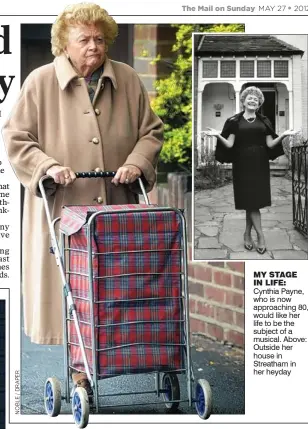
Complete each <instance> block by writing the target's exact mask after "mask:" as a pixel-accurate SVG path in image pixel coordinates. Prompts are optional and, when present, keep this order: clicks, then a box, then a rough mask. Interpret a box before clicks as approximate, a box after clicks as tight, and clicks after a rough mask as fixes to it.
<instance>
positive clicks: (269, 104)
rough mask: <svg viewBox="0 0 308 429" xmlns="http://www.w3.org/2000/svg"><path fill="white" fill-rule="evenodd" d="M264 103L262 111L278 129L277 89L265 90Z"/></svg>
mask: <svg viewBox="0 0 308 429" xmlns="http://www.w3.org/2000/svg"><path fill="white" fill-rule="evenodd" d="M263 95H264V103H263V104H262V106H261V109H260V113H261V114H262V115H264V116H266V117H267V118H268V119H269V120H270V121H271V124H272V126H273V128H274V130H275V129H276V92H275V91H266V90H265V91H264V90H263Z"/></svg>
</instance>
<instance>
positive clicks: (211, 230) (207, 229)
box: [198, 226, 219, 237]
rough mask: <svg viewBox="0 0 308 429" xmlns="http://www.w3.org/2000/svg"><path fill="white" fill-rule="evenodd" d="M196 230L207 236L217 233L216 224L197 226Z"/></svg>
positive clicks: (213, 235)
mask: <svg viewBox="0 0 308 429" xmlns="http://www.w3.org/2000/svg"><path fill="white" fill-rule="evenodd" d="M198 231H200V232H201V234H203V235H207V236H208V237H215V236H216V235H217V234H218V231H219V230H218V227H217V226H202V227H199V228H198Z"/></svg>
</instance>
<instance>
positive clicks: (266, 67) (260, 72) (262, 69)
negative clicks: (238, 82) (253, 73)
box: [257, 61, 271, 77]
mask: <svg viewBox="0 0 308 429" xmlns="http://www.w3.org/2000/svg"><path fill="white" fill-rule="evenodd" d="M257 76H258V77H271V61H257Z"/></svg>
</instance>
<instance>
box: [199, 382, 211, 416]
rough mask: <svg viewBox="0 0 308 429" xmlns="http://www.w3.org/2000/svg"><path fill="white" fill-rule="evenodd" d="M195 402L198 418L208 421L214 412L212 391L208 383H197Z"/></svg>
mask: <svg viewBox="0 0 308 429" xmlns="http://www.w3.org/2000/svg"><path fill="white" fill-rule="evenodd" d="M195 401H196V402H195V406H196V410H197V413H198V416H199V417H200V418H201V419H204V420H205V419H208V418H209V417H210V415H211V412H212V389H211V386H210V384H209V382H208V381H206V380H203V379H201V380H198V381H197V385H196V399H195Z"/></svg>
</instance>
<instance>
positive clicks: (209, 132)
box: [204, 127, 220, 137]
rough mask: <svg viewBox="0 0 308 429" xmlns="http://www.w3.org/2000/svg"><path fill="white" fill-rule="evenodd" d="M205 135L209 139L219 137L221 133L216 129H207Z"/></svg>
mask: <svg viewBox="0 0 308 429" xmlns="http://www.w3.org/2000/svg"><path fill="white" fill-rule="evenodd" d="M204 133H205V134H206V135H207V136H209V137H218V136H219V134H220V131H217V130H215V129H214V128H210V127H206V129H205V131H204Z"/></svg>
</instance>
